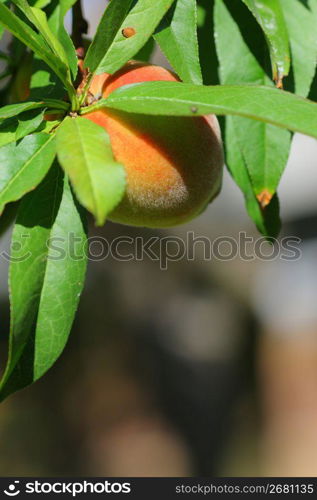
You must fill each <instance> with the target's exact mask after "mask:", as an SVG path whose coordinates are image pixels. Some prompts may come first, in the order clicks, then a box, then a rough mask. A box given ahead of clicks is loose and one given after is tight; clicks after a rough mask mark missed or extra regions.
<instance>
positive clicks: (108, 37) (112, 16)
mask: <svg viewBox="0 0 317 500" xmlns="http://www.w3.org/2000/svg"><path fill="white" fill-rule="evenodd" d="M132 2H133V0H112V1H111V2H110V3H109V5H108V6H107V8H106V10H105V12H104V14H103V16H102V18H101V20H100V23H99V26H98V28H97V32H96V35H95V37H94V39H93V41H92V43H91V45H90V47H89V49H88V52H87V55H86V59H85V65H86V67H87V68H89V70H90V71H91V72H92V73H94V72H95V71H96V70H97V69H98V67H99V66H100V64H101V62H102V60H103V59H104V57H105V54H106V53H107V51H108V50H109V48H110V47H111V44H112V43H113V41H114V39H115V37H116V35H117V33H118V32H119V29H120V26H121V25H122V23H123V21H124V19H125V18H126V16H127V14H128V12H129V9H130V7H131V5H132Z"/></svg>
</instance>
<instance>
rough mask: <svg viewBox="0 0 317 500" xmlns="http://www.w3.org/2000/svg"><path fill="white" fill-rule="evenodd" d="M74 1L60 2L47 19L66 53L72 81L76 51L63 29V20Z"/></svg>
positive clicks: (74, 73)
mask: <svg viewBox="0 0 317 500" xmlns="http://www.w3.org/2000/svg"><path fill="white" fill-rule="evenodd" d="M75 2H76V0H60V1H59V2H58V4H57V5H56V7H55V9H54V11H53V12H52V13H51V14H50V16H49V19H48V24H49V26H50V28H51V30H52V31H53V33H55V35H56V36H57V38H58V40H59V41H60V43H61V44H62V45H63V47H64V51H65V53H66V56H67V59H68V64H69V66H70V69H71V74H72V77H73V80H75V78H76V76H77V71H78V67H77V62H78V59H77V55H76V50H75V47H74V44H73V41H72V39H71V37H70V35H69V33H68V32H67V30H66V29H65V26H64V19H65V16H66V13H67V11H68V10H69V9H70V8H71V7H72V6H73V5H74V3H75Z"/></svg>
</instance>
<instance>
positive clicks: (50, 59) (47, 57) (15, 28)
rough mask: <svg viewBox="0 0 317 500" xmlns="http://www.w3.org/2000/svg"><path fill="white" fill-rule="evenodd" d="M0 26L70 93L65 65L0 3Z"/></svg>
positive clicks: (41, 40)
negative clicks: (54, 74)
mask: <svg viewBox="0 0 317 500" xmlns="http://www.w3.org/2000/svg"><path fill="white" fill-rule="evenodd" d="M0 24H1V25H2V26H4V28H6V29H7V30H8V31H10V32H11V33H12V34H13V35H14V36H15V37H16V38H17V39H18V40H20V41H21V42H22V43H24V44H25V45H26V46H27V47H29V48H30V49H31V50H33V52H34V53H35V54H36V55H38V56H39V57H40V58H41V59H42V60H43V61H44V62H45V63H46V64H47V65H48V66H49V67H50V68H52V70H53V71H54V72H55V73H56V74H57V76H58V77H59V78H60V80H61V81H62V82H63V83H64V85H65V87H66V88H67V89H68V91H69V92H70V93H71V92H72V90H71V83H70V80H69V71H68V67H67V65H66V64H65V63H64V62H63V61H62V60H61V59H60V58H59V57H57V56H56V55H55V54H53V53H52V51H51V50H50V49H49V48H48V47H47V45H46V43H45V41H44V39H43V38H42V36H41V35H39V34H37V33H36V32H35V31H34V30H33V29H32V28H31V27H30V26H29V25H28V24H26V23H25V22H24V21H22V19H20V18H19V17H18V16H17V15H16V14H14V12H12V11H11V10H10V9H9V8H8V7H6V6H5V5H4V4H2V3H0Z"/></svg>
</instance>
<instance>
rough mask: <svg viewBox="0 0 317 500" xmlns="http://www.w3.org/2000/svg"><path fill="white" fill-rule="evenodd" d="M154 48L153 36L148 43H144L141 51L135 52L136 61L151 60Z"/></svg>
mask: <svg viewBox="0 0 317 500" xmlns="http://www.w3.org/2000/svg"><path fill="white" fill-rule="evenodd" d="M154 49H155V41H154V38H153V37H151V38H149V39H148V41H147V42H146V44H145V45H143V47H142V49H140V50H139V52H138V53H137V54H135V56H134V59H135V60H136V61H144V62H150V60H151V57H152V55H153V52H154Z"/></svg>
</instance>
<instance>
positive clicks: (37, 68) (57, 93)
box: [30, 56, 65, 100]
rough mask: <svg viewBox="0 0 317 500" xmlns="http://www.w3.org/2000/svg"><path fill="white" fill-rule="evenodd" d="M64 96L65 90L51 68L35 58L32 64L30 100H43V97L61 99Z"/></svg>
mask: <svg viewBox="0 0 317 500" xmlns="http://www.w3.org/2000/svg"><path fill="white" fill-rule="evenodd" d="M64 95H65V89H64V86H63V84H62V82H61V81H60V79H59V78H58V77H57V75H56V74H55V73H54V71H53V70H52V69H51V68H49V67H48V66H47V65H46V64H45V63H44V62H43V61H42V60H41V59H40V58H39V57H37V56H35V57H34V58H33V63H32V76H31V82H30V99H32V100H34V99H43V98H44V97H46V98H47V97H50V98H51V97H53V98H55V99H56V98H59V99H62V98H63V97H64Z"/></svg>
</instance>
